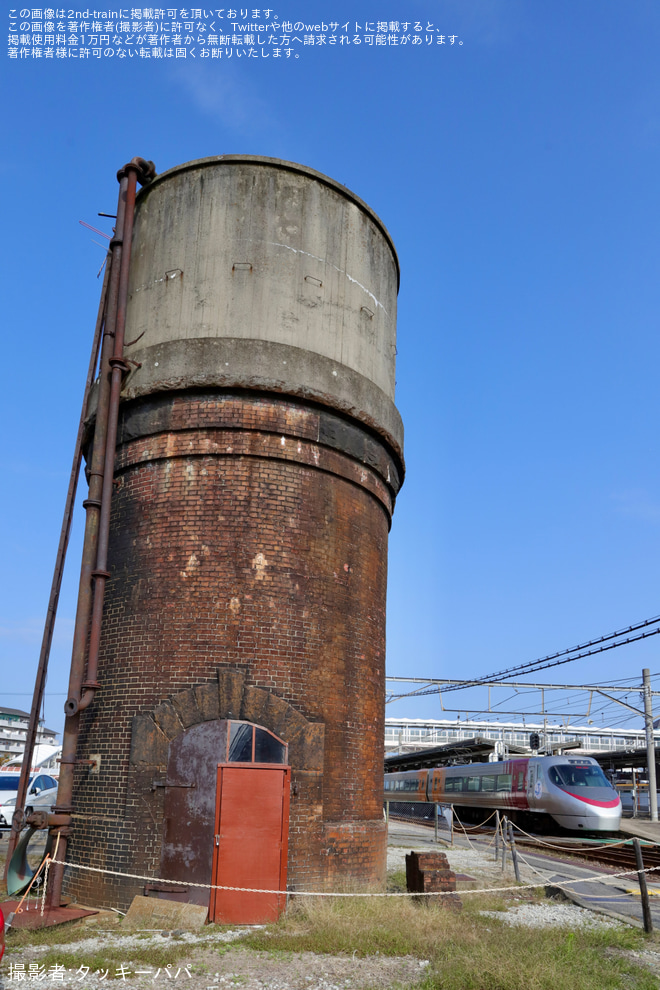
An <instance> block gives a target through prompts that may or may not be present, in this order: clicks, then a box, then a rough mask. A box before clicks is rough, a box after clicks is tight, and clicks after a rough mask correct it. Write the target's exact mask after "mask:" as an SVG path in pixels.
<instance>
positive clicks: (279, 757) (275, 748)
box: [254, 728, 286, 763]
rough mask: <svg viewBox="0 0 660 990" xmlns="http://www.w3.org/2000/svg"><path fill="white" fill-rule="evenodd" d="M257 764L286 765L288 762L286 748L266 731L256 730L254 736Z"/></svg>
mask: <svg viewBox="0 0 660 990" xmlns="http://www.w3.org/2000/svg"><path fill="white" fill-rule="evenodd" d="M254 762H255V763H284V762H286V746H285V745H284V743H282V742H280V740H279V739H277V738H276V737H275V736H273V735H272V734H271V733H270V732H266V730H265V729H259V728H256V729H255V736H254Z"/></svg>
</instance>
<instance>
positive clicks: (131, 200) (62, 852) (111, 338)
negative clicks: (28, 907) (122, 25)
mask: <svg viewBox="0 0 660 990" xmlns="http://www.w3.org/2000/svg"><path fill="white" fill-rule="evenodd" d="M155 174H156V170H155V167H154V164H153V162H147V161H145V160H144V159H143V158H134V159H132V161H131V162H129V163H128V164H127V165H125V166H124V168H123V169H120V171H119V172H118V173H117V178H118V180H119V197H118V202H117V226H116V228H115V236H114V237H113V239H112V240H111V242H110V250H111V253H112V270H111V274H110V287H109V292H108V311H107V318H106V324H105V332H104V336H103V346H102V350H101V371H100V377H99V393H98V405H97V412H96V423H95V427H94V441H93V448H92V458H91V466H90V482H89V497H88V498H87V499H86V501H85V502H84V503H83V504H84V506H85V509H86V511H87V518H86V521H85V538H84V543H83V554H82V564H81V571H80V584H79V591H78V607H77V611H76V622H75V627H74V635H73V649H72V655H71V671H70V676H69V696H68V698H67V700H66V702H65V705H64V711H65V714H66V716H67V718H66V722H65V726H64V735H63V739H62V757H61V760H60V779H59V786H58V790H57V805H56V806H55V808H53V813H54V815H56V816H57V817H58V819H59V821H58V822H57V824H54V826H53V831H55V832H57V833H59V835H60V846H59V857H58V858H59V859H60V862H63V861H64V859H65V858H66V847H67V839H68V836H69V835H70V834H71V824H70V823H71V817H70V816H71V813H72V811H73V806H72V803H71V802H72V798H73V778H74V767H75V764H76V754H77V749H78V733H79V727H80V726H79V723H80V710H81V707H82V708H85V707H87V705H88V704H89V703H90V702H91V700H92V698H93V697H94V694H95V692H96V688H97V687H98V685H97V683H96V658H97V656H98V639H99V637H100V617H101V615H102V611H103V592H104V590H105V579H106V577H107V571H106V570H105V563H106V562H107V533H106V535H105V538H104V539H103V540H101V539H100V533H101V527H102V522H101V521H102V519H103V520H104V521H105V517H107V519H108V523H109V514H110V498H111V495H112V477H113V465H114V447H115V444H116V436H117V421H116V419H117V413H118V409H119V392H120V391H121V378H122V369H123V368H124V367H125V365H124V362H123V359H122V354H123V339H124V326H125V317H126V302H127V297H128V271H129V263H130V247H131V242H130V238H131V236H132V231H133V212H134V207H135V190H136V184H137V180H138V179H139V181H140V182H141V183H142V184H143V185H146V183H147V182H150V181H151V180H152V179H153V177H154V176H155ZM122 298H123V301H122ZM118 327H119V328H120V334H119V347H120V348H121V350H120V351H119V354H118V340H117V337H118V334H117V329H118ZM111 369H112V370H111ZM113 392H116V398H115V399H114V401H113ZM113 410H114V415H115V421H114V424H113V425H111V415H112V411H113ZM109 441H111V442H112V451H111V453H110V452H109ZM108 464H109V469H108V470H109V478H108V481H107V484H106V483H105V482H106V479H105V474H106V469H107V468H108ZM101 543H103V545H104V548H105V549H102V550H101V556H102V557H103V567H100V564H99V548H100V546H101ZM92 579H93V580H94V587H93V588H92ZM99 585H100V587H99ZM97 600H100V610H99V617H98V619H97V626H98V630H97V632H96V634H95V636H94V637H92V631H90V616H91V615H92V612H93V611H94V613H95V615H96V611H97V610H98V607H97V609H94V605H93V603H95V602H97ZM88 638H89V640H90V645H91V643H92V641H94V642H96V651H97V652H96V654H95V655H94V657H93V658H92V654H91V653H90V654H89V657H90V661H91V662H90V663H88V665H87V678H86V680H85V684H84V689H85V690H84V697H85V701H84V703H83V704H82V705H81V702H82V697H81V692H82V691H83V676H84V671H85V658H86V655H87V643H88ZM65 821H66V824H65V823H64V822H65ZM63 878H64V867H63V866H60V865H55V866H53V869H52V871H51V882H50V885H49V890H48V904H49V905H51V906H54V907H58V906H59V903H60V897H61V893H62V881H63Z"/></svg>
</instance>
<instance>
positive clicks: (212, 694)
mask: <svg viewBox="0 0 660 990" xmlns="http://www.w3.org/2000/svg"><path fill="white" fill-rule="evenodd" d="M194 690H195V701H196V702H197V707H198V708H199V711H200V713H201V715H202V718H203V720H204V721H205V722H210V721H211V720H212V719H216V718H220V699H219V698H218V686H217V684H212V683H211V684H198V685H197V687H196V688H195V689H194Z"/></svg>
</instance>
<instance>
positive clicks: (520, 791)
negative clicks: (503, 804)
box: [511, 760, 527, 808]
mask: <svg viewBox="0 0 660 990" xmlns="http://www.w3.org/2000/svg"><path fill="white" fill-rule="evenodd" d="M511 771H512V772H511V790H512V798H513V801H512V803H513V807H514V808H526V807H527V795H526V779H527V760H515V761H514V762H513V764H512V767H511Z"/></svg>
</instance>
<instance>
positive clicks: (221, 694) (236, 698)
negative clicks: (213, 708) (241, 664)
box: [218, 668, 245, 718]
mask: <svg viewBox="0 0 660 990" xmlns="http://www.w3.org/2000/svg"><path fill="white" fill-rule="evenodd" d="M244 686H245V671H243V670H226V669H225V670H223V669H222V668H220V670H219V671H218V708H219V712H220V718H240V717H241V710H242V707H243V689H244Z"/></svg>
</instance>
